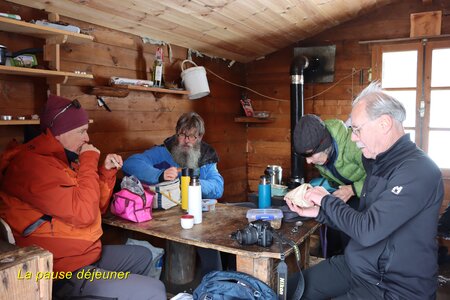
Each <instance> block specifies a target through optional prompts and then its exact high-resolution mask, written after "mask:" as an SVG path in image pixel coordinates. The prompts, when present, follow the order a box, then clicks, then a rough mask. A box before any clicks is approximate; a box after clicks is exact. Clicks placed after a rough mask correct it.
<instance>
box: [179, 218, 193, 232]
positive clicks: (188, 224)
mask: <svg viewBox="0 0 450 300" xmlns="http://www.w3.org/2000/svg"><path fill="white" fill-rule="evenodd" d="M181 227H183V229H191V228H192V227H194V216H193V215H183V216H181Z"/></svg>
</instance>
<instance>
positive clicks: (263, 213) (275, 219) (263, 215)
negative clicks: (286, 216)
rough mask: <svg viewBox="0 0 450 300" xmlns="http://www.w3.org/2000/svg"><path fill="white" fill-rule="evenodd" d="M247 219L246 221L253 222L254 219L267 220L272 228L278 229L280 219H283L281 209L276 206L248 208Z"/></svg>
mask: <svg viewBox="0 0 450 300" xmlns="http://www.w3.org/2000/svg"><path fill="white" fill-rule="evenodd" d="M247 219H248V222H253V221H256V220H264V221H269V222H270V225H271V226H272V227H273V228H274V229H280V227H281V220H282V219H283V212H282V211H281V209H277V208H264V209H261V208H258V209H249V210H248V211H247Z"/></svg>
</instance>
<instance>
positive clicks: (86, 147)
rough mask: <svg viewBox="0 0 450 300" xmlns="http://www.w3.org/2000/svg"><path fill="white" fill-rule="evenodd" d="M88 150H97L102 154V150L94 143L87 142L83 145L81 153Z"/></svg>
mask: <svg viewBox="0 0 450 300" xmlns="http://www.w3.org/2000/svg"><path fill="white" fill-rule="evenodd" d="M86 151H95V152H97V153H99V154H100V150H98V149H97V148H95V146H94V145H92V144H87V143H85V144H83V145H81V150H80V154H81V153H83V152H86Z"/></svg>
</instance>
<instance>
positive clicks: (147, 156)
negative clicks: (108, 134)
mask: <svg viewBox="0 0 450 300" xmlns="http://www.w3.org/2000/svg"><path fill="white" fill-rule="evenodd" d="M175 141H176V136H171V137H169V138H167V139H166V140H165V141H164V144H163V145H159V146H155V147H153V148H151V149H149V150H146V151H145V152H144V153H139V154H134V155H132V156H130V157H129V158H128V159H127V160H125V162H124V164H123V172H124V173H125V174H126V175H134V176H136V177H137V178H138V179H139V180H140V181H142V182H143V183H145V184H157V183H159V178H160V176H161V174H162V173H163V172H164V171H165V170H166V169H168V168H169V167H180V166H179V165H178V164H177V163H176V162H175V161H174V160H173V157H172V155H171V154H170V149H171V148H172V146H173V145H174V143H175ZM200 152H201V156H200V161H199V167H200V177H199V178H200V184H201V187H202V198H204V199H218V198H220V197H222V194H223V178H222V176H221V175H220V174H219V171H218V170H217V162H218V161H219V157H218V155H217V153H216V151H215V150H214V149H213V148H212V147H211V146H210V145H208V144H207V143H205V142H203V141H202V142H201V148H200ZM180 175H181V174H179V175H178V176H180Z"/></svg>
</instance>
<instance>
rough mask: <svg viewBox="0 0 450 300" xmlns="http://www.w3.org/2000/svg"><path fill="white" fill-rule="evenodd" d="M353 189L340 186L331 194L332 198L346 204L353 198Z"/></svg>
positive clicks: (349, 186)
mask: <svg viewBox="0 0 450 300" xmlns="http://www.w3.org/2000/svg"><path fill="white" fill-rule="evenodd" d="M354 195H355V193H353V189H352V186H351V185H341V186H340V187H339V189H338V190H336V191H334V192H333V196H336V197H338V198H339V199H341V200H343V201H344V202H347V201H348V199H350V198H351V197H352V196H354Z"/></svg>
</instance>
